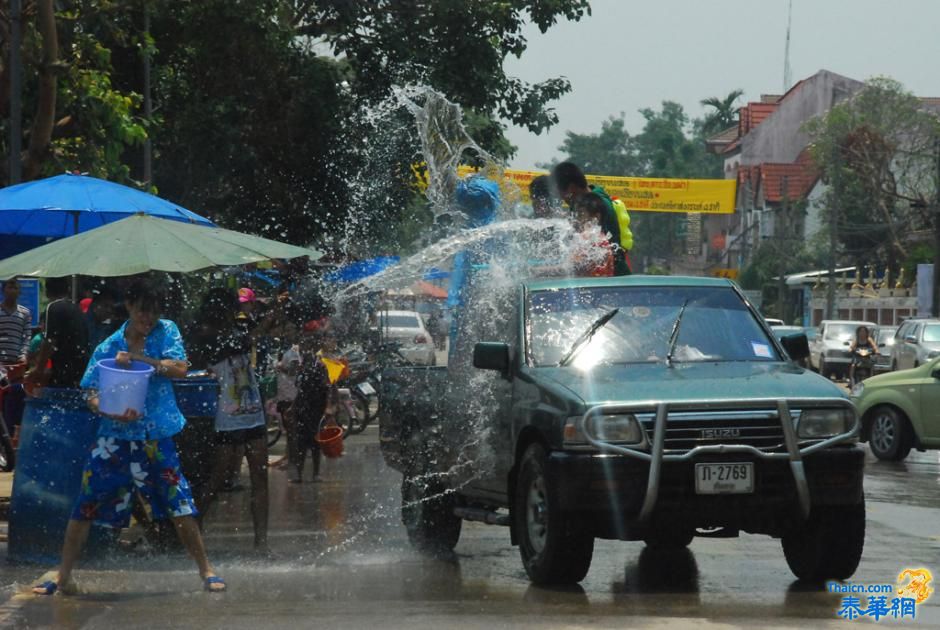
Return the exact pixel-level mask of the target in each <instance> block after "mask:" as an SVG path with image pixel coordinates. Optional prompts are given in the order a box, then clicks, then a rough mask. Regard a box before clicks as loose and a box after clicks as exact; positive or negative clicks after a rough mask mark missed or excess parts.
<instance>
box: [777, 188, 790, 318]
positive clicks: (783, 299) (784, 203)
mask: <svg viewBox="0 0 940 630" xmlns="http://www.w3.org/2000/svg"><path fill="white" fill-rule="evenodd" d="M788 179H789V178H788V177H787V176H786V175H784V176H783V178H782V179H781V181H780V197H781V200H780V212H779V213H778V215H777V216H778V218H779V219H780V220H779V221H778V225H777V226H775V228H776V229H775V231H776V232H778V235H777V242H778V243H780V245H781V247H780V248H779V249H777V317H779V318H780V319H782V320H783V323H785V324H787V323H789V321H788V320H787V278H786V276H785V275H784V273H785V272H786V269H787V253H788V252H787V249H788V242H789V239H790V225H789V223H790V221H789V217H790V197H789V194H788V193H789V187H788V186H787V183H788Z"/></svg>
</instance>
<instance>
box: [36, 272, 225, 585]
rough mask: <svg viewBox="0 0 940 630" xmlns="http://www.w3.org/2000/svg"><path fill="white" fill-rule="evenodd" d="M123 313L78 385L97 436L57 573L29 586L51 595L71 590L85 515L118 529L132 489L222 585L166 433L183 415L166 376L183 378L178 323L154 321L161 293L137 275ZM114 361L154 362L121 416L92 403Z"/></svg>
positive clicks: (207, 581) (204, 573)
mask: <svg viewBox="0 0 940 630" xmlns="http://www.w3.org/2000/svg"><path fill="white" fill-rule="evenodd" d="M125 306H126V307H127V312H128V314H129V318H128V320H127V322H126V323H125V324H124V325H123V326H121V328H120V329H119V330H118V331H117V332H115V333H114V334H113V335H111V336H110V337H108V338H107V339H105V340H104V341H103V342H101V344H100V345H99V346H98V348H97V349H96V350H95V352H94V355H93V356H92V358H91V361H89V363H88V367H87V368H86V370H85V375H84V377H83V378H82V380H81V387H82V389H84V390H85V392H86V398H87V400H88V407H89V408H90V409H91V410H92V412H94V413H96V414H98V415H99V416H101V424H100V425H99V428H98V439H97V442H96V444H95V446H94V448H93V449H92V451H91V453H90V456H89V458H88V460H87V462H86V464H85V468H84V470H83V471H82V488H81V492H80V493H79V496H78V499H77V500H76V502H75V507H74V509H73V511H72V515H71V517H70V520H69V523H68V527H67V529H66V531H65V543H64V545H63V548H62V564H61V565H60V567H59V573H58V577H57V578H56V579H55V580H49V581H47V582H44V583H42V584H39V585H38V586H36V587H34V588H33V592H34V593H37V594H41V595H51V594H53V593H55V592H56V590H62V591H63V592H66V591H68V590H71V589H74V585H73V584H72V582H71V575H72V569H73V567H74V565H75V562H76V561H77V560H78V557H79V555H80V554H81V550H82V547H83V546H84V544H85V541H86V540H87V538H88V532H89V530H90V529H91V523H92V521H94V522H97V523H99V524H102V525H105V526H108V527H114V528H121V527H126V526H127V525H128V523H129V521H130V516H131V510H132V508H133V496H134V492H135V490H136V492H138V493H140V494H141V495H142V496H143V497H144V498H145V499H147V501H148V502H149V503H150V506H151V508H152V510H153V515H154V518H155V519H161V518H171V519H172V520H173V524H174V526H175V527H176V531H177V534H179V537H180V540H181V542H182V543H183V546H185V547H186V550H187V551H188V552H189V555H190V556H192V557H193V558H194V559H195V560H196V564H197V565H198V567H199V574H200V576H201V577H202V579H203V583H204V585H205V588H206V590H207V591H212V592H216V591H222V590H225V582H223V581H222V579H221V578H220V577H218V576H217V575H216V574H215V572H214V571H213V569H212V567H211V566H210V564H209V559H208V557H207V556H206V550H205V546H204V545H203V542H202V535H201V534H200V533H199V527H198V525H197V524H196V520H195V518H194V516H195V515H196V506H195V504H194V503H193V498H192V492H191V491H190V488H189V483H188V482H187V481H186V478H185V477H184V476H183V474H182V472H181V470H180V464H179V457H178V455H177V453H176V446H175V445H174V443H173V436H174V435H175V434H176V433H179V431H180V430H182V428H183V425H184V424H185V423H186V420H185V419H184V418H183V415H182V414H181V413H180V410H179V408H178V407H177V406H176V397H175V395H174V393H173V383H172V381H171V380H170V379H173V378H183V377H185V376H186V370H187V363H186V352H185V350H184V349H183V341H182V338H181V337H180V332H179V329H178V328H177V327H176V324H174V323H173V322H172V321H170V320H167V319H159V313H160V312H161V311H162V308H163V299H162V295H161V292H160V291H159V289H157V288H156V287H154V286H153V285H151V284H150V283H149V282H147V281H144V280H138V281H136V282H135V283H134V284H132V285H131V286H130V288H129V289H128V291H127V294H126V296H125ZM102 359H115V361H116V362H117V363H118V365H121V364H130V362H132V361H137V362H142V363H146V364H148V365H151V366H153V368H154V372H153V374H152V376H151V377H150V381H149V383H148V386H147V397H146V402H145V404H144V412H143V413H142V414H141V413H139V412H138V411H136V410H134V409H127V410H125V411H124V413H122V414H120V415H111V414H105V413H103V412H101V411H100V409H99V392H98V388H99V377H98V371H99V369H100V368H99V366H98V363H99V362H100V361H101V360H102Z"/></svg>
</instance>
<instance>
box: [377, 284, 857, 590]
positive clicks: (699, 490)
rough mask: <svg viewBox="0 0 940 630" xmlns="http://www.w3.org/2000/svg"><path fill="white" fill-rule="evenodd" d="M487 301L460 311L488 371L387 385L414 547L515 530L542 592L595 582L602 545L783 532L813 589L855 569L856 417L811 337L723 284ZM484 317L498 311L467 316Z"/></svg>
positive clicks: (470, 343) (398, 377)
mask: <svg viewBox="0 0 940 630" xmlns="http://www.w3.org/2000/svg"><path fill="white" fill-rule="evenodd" d="M476 273H480V274H484V273H487V271H486V270H481V271H478V272H476ZM475 284H476V286H479V287H487V286H488V285H487V283H486V282H485V281H483V280H481V281H479V282H477V283H475ZM471 286H474V284H473V283H472V284H471ZM481 293H482V295H480V296H477V295H476V294H474V292H473V291H469V292H468V294H467V303H466V304H465V307H464V309H463V310H462V311H461V312H460V313H457V314H455V318H456V319H457V321H456V322H455V325H456V327H457V334H456V340H455V346H456V347H457V348H461V349H463V348H470V349H472V353H471V354H472V365H470V364H469V357H467V356H466V353H464V352H458V353H456V354H455V355H454V356H453V357H452V359H451V361H450V362H449V363H448V366H447V367H446V368H444V367H428V368H408V367H405V368H391V369H388V370H385V371H384V372H383V375H382V380H381V387H380V397H381V399H382V401H383V403H382V407H381V410H380V412H379V423H380V444H381V448H382V453H383V456H384V457H385V461H386V462H387V463H388V465H389V466H391V467H392V468H395V469H397V470H399V471H401V472H402V473H403V479H402V521H403V522H404V525H405V528H406V530H407V533H408V536H409V538H410V540H411V541H412V543H413V544H414V545H415V546H417V547H419V548H426V549H431V550H437V551H440V550H441V549H445V550H450V549H453V548H454V546H455V545H456V544H457V542H458V540H459V537H460V531H461V521H462V520H471V521H478V522H483V523H487V524H491V525H503V526H506V527H507V528H508V529H509V532H507V538H509V540H511V542H512V544H514V545H518V546H519V549H520V555H521V559H522V564H523V567H524V568H525V570H526V573H527V574H528V576H529V579H530V580H532V581H533V582H535V583H537V584H552V583H556V584H557V583H571V582H579V581H581V580H582V579H583V578H584V577H585V575H586V574H587V572H588V569H589V567H590V564H591V558H592V554H593V549H594V540H595V538H605V539H613V540H642V541H645V542H646V544H647V545H648V546H650V547H653V548H657V549H682V548H684V547H686V546H687V545H689V544H690V542H691V541H692V540H693V538H694V537H696V536H712V537H715V536H721V537H729V538H730V537H736V536H738V534H739V533H740V532H748V533H751V534H765V535H769V536H773V537H776V538H781V539H782V551H783V555H784V557H785V558H786V560H787V563H788V565H789V566H790V569H791V570H792V571H793V573H794V574H795V575H796V576H797V577H798V578H801V579H805V580H822V579H826V578H837V579H846V578H848V577H849V576H851V575H852V573H853V572H854V571H855V569H856V567H857V565H858V562H859V558H860V556H861V553H862V547H863V544H864V534H865V503H864V497H863V493H862V476H863V475H862V473H863V470H862V468H863V460H864V452H863V451H862V450H861V449H860V448H859V447H858V445H857V443H856V441H857V438H856V435H857V432H858V422H857V416H856V413H855V407H854V406H853V405H852V404H851V401H850V400H849V399H848V396H847V395H846V394H844V393H843V392H842V391H841V390H840V388H838V387H837V386H836V385H835V384H833V383H831V382H828V381H826V380H824V379H822V378H821V377H820V376H818V375H816V374H813V373H812V372H810V371H809V370H806V369H803V368H801V367H799V366H797V365H795V364H794V363H793V362H792V361H791V360H789V359H788V358H787V357H788V356H789V358H792V359H794V360H799V359H802V358H805V357H806V356H807V355H808V353H809V348H808V346H807V343H806V340H805V338H804V337H803V336H802V335H799V334H798V335H796V336H789V337H784V338H783V341H782V342H781V341H778V340H777V339H775V338H774V336H773V335H772V334H771V333H770V331H769V330H768V329H767V326H766V325H765V323H764V322H763V321H762V319H761V317H760V315H759V314H758V313H757V312H756V311H754V310H753V309H752V308H751V307H750V305H749V304H748V303H747V301H746V299H745V298H744V296H743V295H742V294H741V293H740V291H739V290H738V289H737V287H735V286H734V285H733V284H732V283H731V282H728V281H726V280H720V279H713V278H681V277H662V276H626V277H616V278H567V279H552V280H533V281H530V282H522V283H520V284H519V285H518V286H514V287H509V288H507V289H506V295H505V296H503V295H493V292H492V291H488V292H484V291H481ZM481 305H483V306H485V308H480V306H481ZM474 312H476V313H484V314H485V317H483V318H481V319H479V320H474V319H473V317H472V316H470V317H467V318H466V320H467V321H464V318H463V315H464V314H465V313H474ZM481 370H485V371H481ZM743 579H745V580H746V579H747V578H743Z"/></svg>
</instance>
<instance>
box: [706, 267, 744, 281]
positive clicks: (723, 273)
mask: <svg viewBox="0 0 940 630" xmlns="http://www.w3.org/2000/svg"><path fill="white" fill-rule="evenodd" d="M712 276H714V277H716V278H727V279H728V280H737V279H738V270H737V269H712Z"/></svg>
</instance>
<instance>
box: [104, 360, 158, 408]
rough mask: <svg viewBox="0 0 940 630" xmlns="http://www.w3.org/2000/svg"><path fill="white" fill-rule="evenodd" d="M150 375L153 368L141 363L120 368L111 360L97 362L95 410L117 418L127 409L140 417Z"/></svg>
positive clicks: (120, 366)
mask: <svg viewBox="0 0 940 630" xmlns="http://www.w3.org/2000/svg"><path fill="white" fill-rule="evenodd" d="M152 374H153V366H152V365H148V364H146V363H143V362H142V361H131V364H130V365H128V366H123V365H118V363H117V361H115V360H114V359H102V360H101V361H99V362H98V408H99V409H100V410H101V412H102V413H108V414H112V415H117V416H120V415H123V414H124V412H125V411H127V410H128V409H133V410H134V411H136V412H137V413H138V414H140V415H143V414H144V406H145V404H146V402H147V386H148V385H149V384H150V376H151V375H152Z"/></svg>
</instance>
